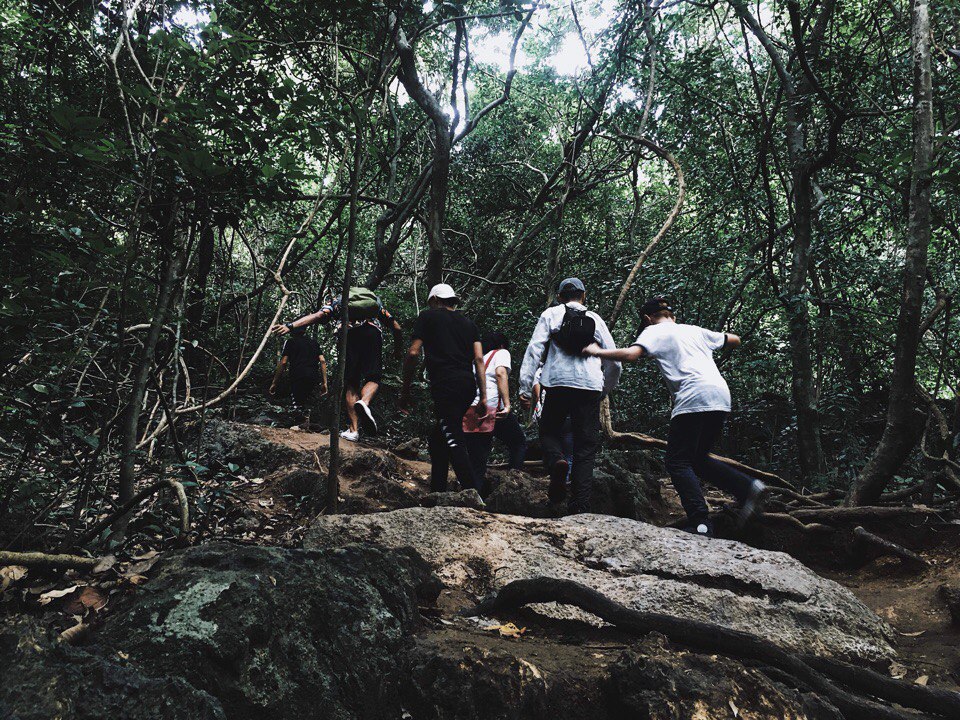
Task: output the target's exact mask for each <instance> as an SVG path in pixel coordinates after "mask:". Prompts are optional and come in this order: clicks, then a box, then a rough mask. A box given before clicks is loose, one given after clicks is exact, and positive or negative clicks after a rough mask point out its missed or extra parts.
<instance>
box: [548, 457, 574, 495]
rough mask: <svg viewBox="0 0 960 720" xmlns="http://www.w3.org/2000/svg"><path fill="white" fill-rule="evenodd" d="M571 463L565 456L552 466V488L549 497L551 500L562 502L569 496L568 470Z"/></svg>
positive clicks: (549, 490)
mask: <svg viewBox="0 0 960 720" xmlns="http://www.w3.org/2000/svg"><path fill="white" fill-rule="evenodd" d="M569 468H570V466H569V464H567V461H566V460H565V459H564V458H560V459H559V460H557V461H556V462H555V463H554V464H553V466H552V467H551V468H550V488H549V489H548V490H547V497H548V498H550V502H560V501H561V500H563V499H564V498H565V497H566V496H567V470H568V469H569Z"/></svg>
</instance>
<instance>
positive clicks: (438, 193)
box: [426, 125, 450, 285]
mask: <svg viewBox="0 0 960 720" xmlns="http://www.w3.org/2000/svg"><path fill="white" fill-rule="evenodd" d="M434 142H435V143H436V145H435V146H434V149H433V175H432V176H431V178H430V201H429V203H428V204H427V241H428V243H429V246H430V252H429V253H428V255H427V268H426V279H427V284H428V285H436V284H437V283H439V282H443V226H444V224H445V222H446V216H447V194H448V189H449V186H450V131H449V130H448V129H447V128H446V127H445V126H440V125H437V127H436V132H435V133H434Z"/></svg>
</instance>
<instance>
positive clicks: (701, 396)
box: [634, 322, 730, 417]
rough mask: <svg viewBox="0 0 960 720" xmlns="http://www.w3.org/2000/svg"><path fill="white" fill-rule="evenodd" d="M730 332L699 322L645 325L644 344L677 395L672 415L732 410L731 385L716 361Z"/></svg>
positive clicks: (642, 341) (641, 334)
mask: <svg viewBox="0 0 960 720" xmlns="http://www.w3.org/2000/svg"><path fill="white" fill-rule="evenodd" d="M726 339H727V338H726V335H724V334H723V333H719V332H714V331H713V330H706V329H704V328H702V327H697V326H696V325H680V324H677V323H674V322H660V323H657V324H656V325H650V326H649V327H647V328H645V329H644V331H643V332H642V333H640V336H639V337H638V338H637V340H636V342H635V343H634V345H640V346H641V347H642V348H643V349H644V350H645V351H646V353H647V355H649V356H650V357H652V358H653V359H654V360H656V361H657V364H659V365H660V372H661V373H663V379H664V380H666V381H667V387H669V388H670V393H671V394H672V395H673V413H672V414H671V417H676V416H677V415H684V414H686V413H694V412H709V411H712V410H722V411H724V412H730V388H729V387H727V382H726V380H724V379H723V376H722V375H721V374H720V371H719V370H718V369H717V364H716V363H715V362H714V361H713V351H714V350H719V349H720V348H722V347H723V345H724V343H725V342H726Z"/></svg>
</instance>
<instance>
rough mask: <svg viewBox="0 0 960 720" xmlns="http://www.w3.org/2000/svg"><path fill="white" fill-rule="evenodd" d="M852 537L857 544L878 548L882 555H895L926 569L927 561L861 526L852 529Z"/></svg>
mask: <svg viewBox="0 0 960 720" xmlns="http://www.w3.org/2000/svg"><path fill="white" fill-rule="evenodd" d="M853 535H854V537H855V538H856V539H857V541H858V542H860V543H863V544H866V545H872V546H873V547H875V548H878V549H879V550H880V552H881V554H883V555H896V556H897V557H898V558H900V559H901V560H904V561H906V562H908V563H913V564H915V565H922V566H923V567H927V565H928V563H927V561H926V560H924V559H923V558H922V557H920V556H919V555H917V554H916V553H915V552H913V550H907V548H905V547H903V546H902V545H897V544H896V543H895V542H891V541H890V540H886V539H885V538H882V537H880V536H879V535H874V534H873V533H872V532H870V531H869V530H867V529H866V528H864V527H863V526H862V525H857V527H855V528H854V529H853Z"/></svg>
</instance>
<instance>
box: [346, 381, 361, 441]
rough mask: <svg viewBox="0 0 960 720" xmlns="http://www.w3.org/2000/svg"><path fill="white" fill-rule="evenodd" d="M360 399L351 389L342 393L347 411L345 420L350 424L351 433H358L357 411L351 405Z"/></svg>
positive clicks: (348, 388)
mask: <svg viewBox="0 0 960 720" xmlns="http://www.w3.org/2000/svg"><path fill="white" fill-rule="evenodd" d="M359 399H360V396H359V395H357V391H356V390H354V389H353V388H352V387H347V388H346V390H345V391H344V405H345V406H346V410H347V419H348V421H349V422H350V430H352V431H353V432H360V422H359V420H358V419H357V411H356V410H355V409H354V407H353V404H354V403H355V402H356V401H357V400H359Z"/></svg>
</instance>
